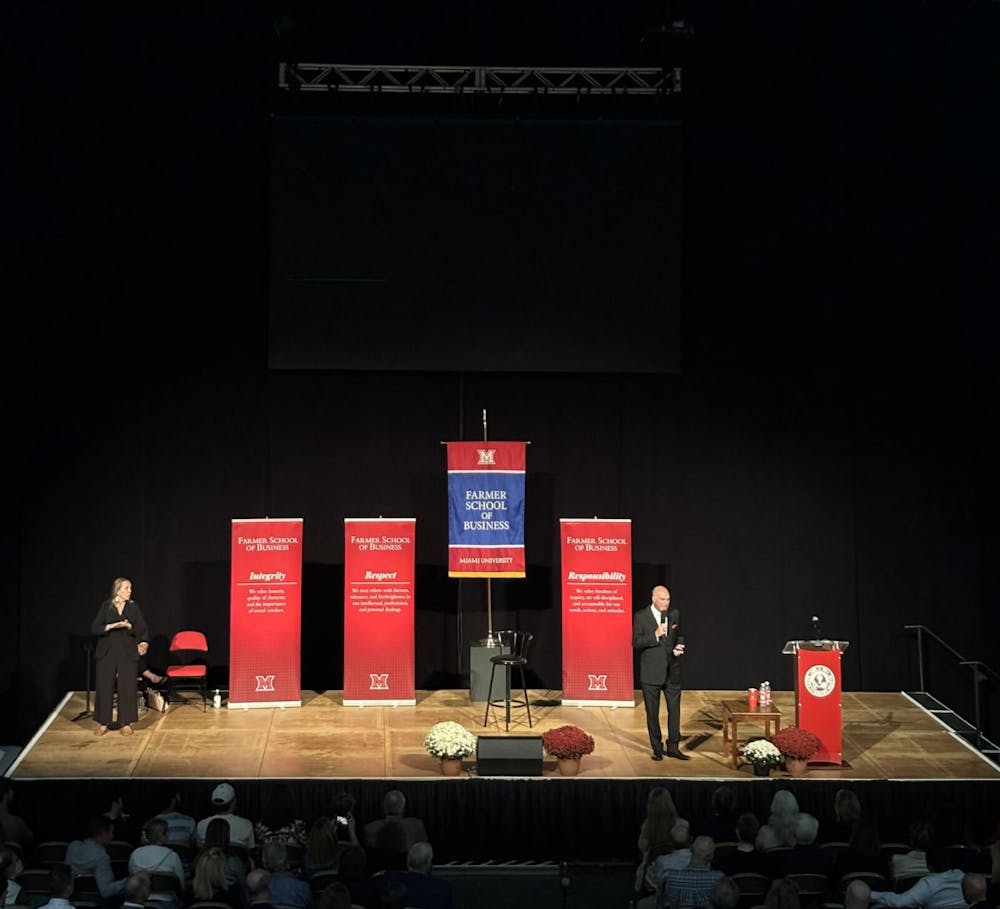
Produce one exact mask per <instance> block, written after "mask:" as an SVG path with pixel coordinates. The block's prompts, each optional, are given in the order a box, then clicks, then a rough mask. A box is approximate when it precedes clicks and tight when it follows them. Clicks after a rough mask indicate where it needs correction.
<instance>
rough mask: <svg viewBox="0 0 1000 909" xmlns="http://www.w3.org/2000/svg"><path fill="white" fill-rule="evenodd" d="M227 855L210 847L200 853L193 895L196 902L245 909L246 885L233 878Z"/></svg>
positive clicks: (195, 865) (192, 884) (193, 883)
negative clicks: (200, 901) (205, 901)
mask: <svg viewBox="0 0 1000 909" xmlns="http://www.w3.org/2000/svg"><path fill="white" fill-rule="evenodd" d="M226 858H227V856H226V853H225V852H224V851H223V850H222V849H220V848H219V847H218V846H209V847H206V848H204V849H202V850H201V852H199V853H198V858H197V859H195V863H194V877H193V878H192V881H191V893H192V896H193V897H194V898H195V900H211V901H213V902H218V903H226V904H227V905H229V906H231V907H232V909H245V907H246V899H245V897H244V883H243V881H238V880H236V878H235V877H234V876H233V874H232V872H231V871H230V869H229V866H228V865H227V863H226Z"/></svg>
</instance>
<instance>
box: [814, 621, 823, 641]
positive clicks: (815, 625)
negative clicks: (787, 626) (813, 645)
mask: <svg viewBox="0 0 1000 909" xmlns="http://www.w3.org/2000/svg"><path fill="white" fill-rule="evenodd" d="M812 622H813V632H814V633H815V635H816V640H820V639H821V638H822V635H821V634H820V633H819V616H818V615H814V616H813V617H812Z"/></svg>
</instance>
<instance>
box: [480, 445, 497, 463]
mask: <svg viewBox="0 0 1000 909" xmlns="http://www.w3.org/2000/svg"><path fill="white" fill-rule="evenodd" d="M476 451H478V452H479V464H480V465H484V464H485V465H492V466H494V467H496V464H497V450H496V449H495V448H477V449H476Z"/></svg>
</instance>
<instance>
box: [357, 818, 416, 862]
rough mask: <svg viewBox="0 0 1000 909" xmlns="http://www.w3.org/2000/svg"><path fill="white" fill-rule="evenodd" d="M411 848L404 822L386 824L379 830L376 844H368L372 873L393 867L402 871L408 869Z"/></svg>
mask: <svg viewBox="0 0 1000 909" xmlns="http://www.w3.org/2000/svg"><path fill="white" fill-rule="evenodd" d="M408 851H409V848H408V847H407V845H406V830H405V829H404V828H403V825H402V824H386V825H385V826H384V827H382V829H381V830H379V832H378V836H377V837H376V838H375V844H374V845H373V846H368V847H367V848H366V852H367V854H368V867H369V869H370V870H371V872H372V874H377V873H378V872H379V871H385V870H386V869H389V868H391V869H393V870H394V871H402V870H405V869H406V854H407V852H408Z"/></svg>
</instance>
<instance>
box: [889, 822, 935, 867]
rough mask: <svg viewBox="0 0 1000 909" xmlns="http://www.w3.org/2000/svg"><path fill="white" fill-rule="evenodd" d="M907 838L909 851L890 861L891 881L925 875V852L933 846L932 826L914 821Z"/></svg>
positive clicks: (897, 855) (893, 857) (928, 823)
mask: <svg viewBox="0 0 1000 909" xmlns="http://www.w3.org/2000/svg"><path fill="white" fill-rule="evenodd" d="M909 838H910V851H909V852H900V853H898V854H896V855H894V856H892V859H891V861H890V868H889V872H890V874H891V875H892V880H893V881H901V880H905V879H907V878H914V877H923V876H924V875H925V874H927V850H928V849H930V848H931V846H933V845H934V826H933V825H932V824H931V822H930V821H914V822H913V823H912V824H910V829H909Z"/></svg>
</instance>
